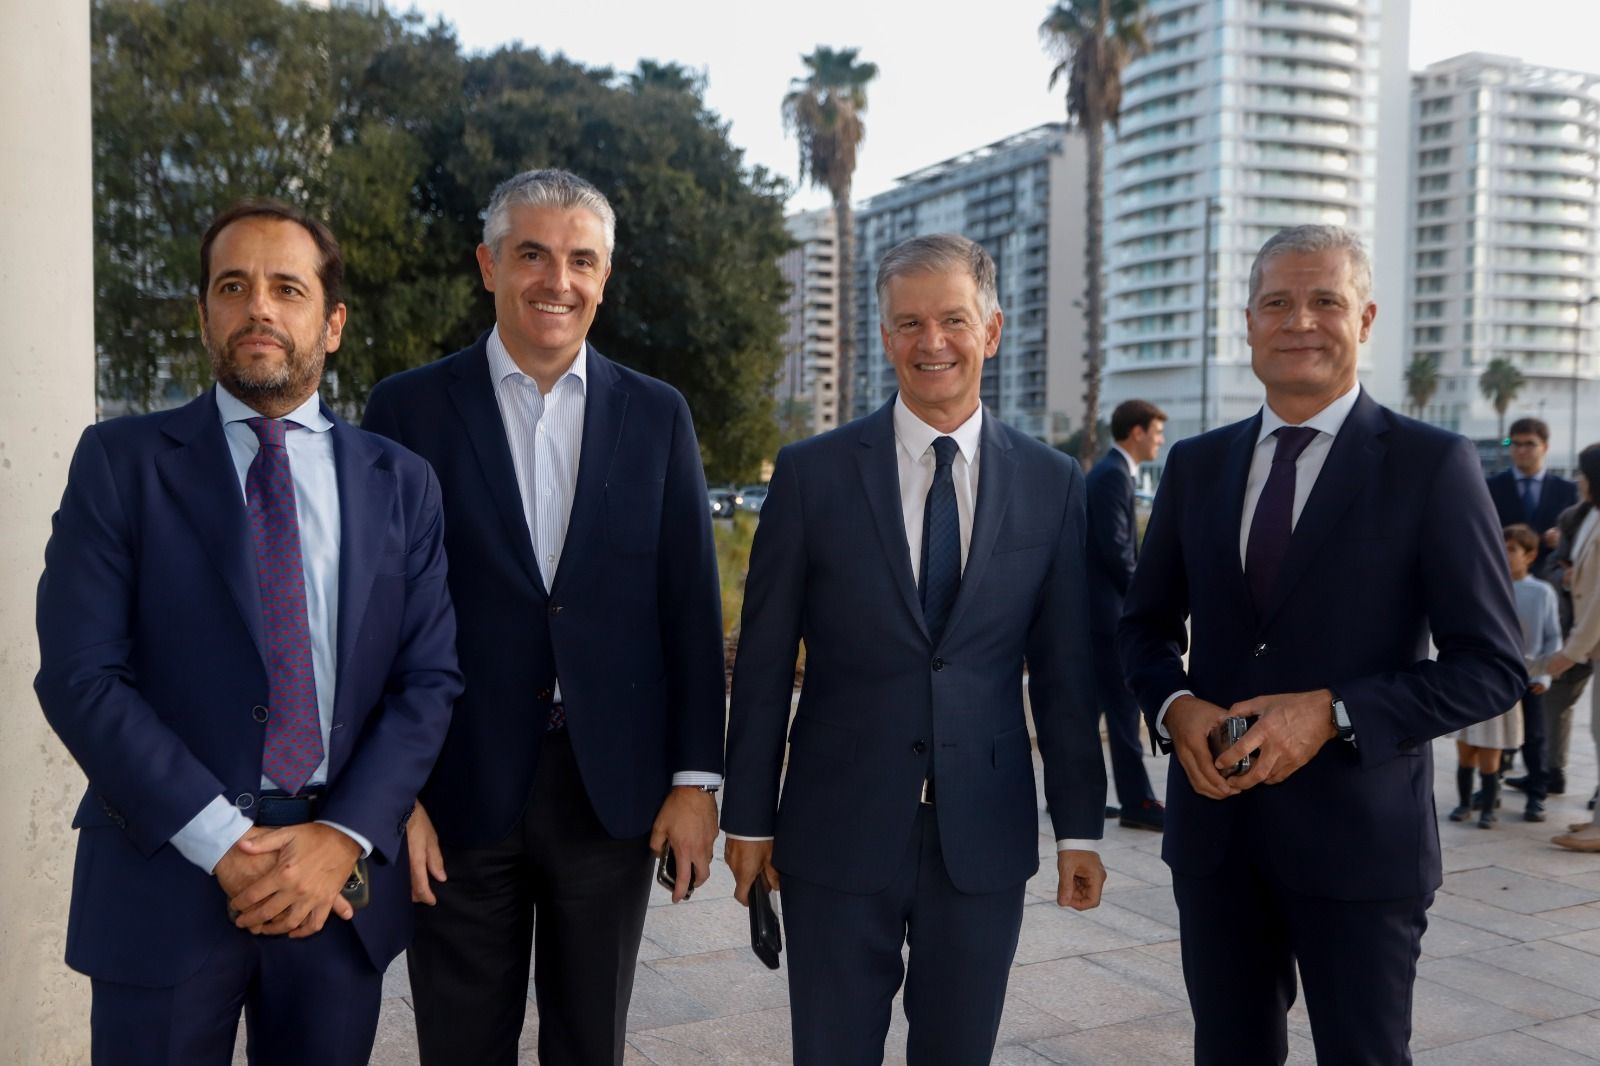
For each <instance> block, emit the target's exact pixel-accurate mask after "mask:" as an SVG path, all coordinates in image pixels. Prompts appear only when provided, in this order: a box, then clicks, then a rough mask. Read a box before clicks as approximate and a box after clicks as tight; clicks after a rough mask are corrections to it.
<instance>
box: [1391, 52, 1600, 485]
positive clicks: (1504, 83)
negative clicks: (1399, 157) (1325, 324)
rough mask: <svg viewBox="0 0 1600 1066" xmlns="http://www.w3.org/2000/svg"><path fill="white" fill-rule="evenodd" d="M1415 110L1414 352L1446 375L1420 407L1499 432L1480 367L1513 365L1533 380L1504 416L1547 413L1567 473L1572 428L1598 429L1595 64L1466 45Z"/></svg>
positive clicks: (1472, 430) (1469, 430)
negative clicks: (1584, 67)
mask: <svg viewBox="0 0 1600 1066" xmlns="http://www.w3.org/2000/svg"><path fill="white" fill-rule="evenodd" d="M1411 120H1412V128H1413V139H1412V140H1413V147H1412V150H1413V151H1414V152H1415V158H1414V160H1413V172H1414V176H1413V184H1412V195H1411V200H1412V217H1411V227H1410V233H1411V265H1412V289H1411V293H1410V301H1409V320H1408V326H1409V340H1410V345H1409V353H1410V354H1409V356H1408V358H1409V357H1415V356H1422V357H1425V358H1428V359H1432V360H1433V361H1434V362H1435V365H1436V367H1437V370H1438V384H1437V388H1436V391H1435V392H1434V394H1433V397H1432V398H1431V400H1430V401H1429V403H1428V405H1427V408H1426V409H1425V411H1424V412H1423V415H1424V416H1425V417H1426V418H1427V419H1428V420H1429V421H1432V422H1438V423H1439V424H1441V425H1444V426H1448V427H1449V428H1451V429H1454V430H1458V431H1459V432H1461V433H1465V434H1466V435H1468V436H1470V437H1475V438H1478V439H1485V438H1493V437H1495V436H1497V435H1498V434H1499V433H1500V431H1501V429H1502V428H1503V427H1502V425H1501V421H1500V416H1499V414H1498V412H1496V411H1495V410H1494V407H1493V406H1492V404H1491V403H1490V401H1489V400H1488V399H1487V398H1485V397H1484V395H1483V393H1482V391H1481V390H1480V388H1479V378H1480V377H1481V376H1482V374H1483V371H1484V369H1485V368H1486V367H1487V366H1488V365H1489V364H1490V362H1492V361H1493V360H1495V359H1507V360H1510V361H1511V362H1512V363H1513V364H1515V365H1516V367H1517V368H1518V369H1519V370H1521V371H1522V374H1523V376H1524V378H1525V379H1526V380H1525V384H1524V385H1523V387H1522V390H1521V391H1520V392H1519V393H1518V394H1517V396H1516V398H1515V400H1514V402H1513V404H1512V406H1511V409H1510V410H1509V411H1508V412H1507V415H1508V418H1515V417H1516V416H1517V415H1524V414H1528V415H1536V416H1538V417H1541V418H1543V419H1544V420H1545V421H1546V422H1548V423H1549V424H1550V427H1551V430H1552V434H1551V454H1550V458H1551V460H1552V461H1553V462H1554V463H1555V465H1557V466H1561V467H1565V468H1570V467H1571V465H1572V464H1571V456H1572V444H1573V439H1574V436H1576V442H1577V446H1578V447H1580V448H1581V447H1583V446H1584V445H1585V444H1587V443H1590V442H1592V441H1593V440H1595V439H1596V438H1600V362H1597V359H1596V353H1595V352H1594V351H1593V347H1594V344H1593V337H1594V334H1593V332H1592V331H1591V330H1589V329H1586V328H1585V327H1586V326H1592V325H1593V324H1594V323H1595V322H1597V321H1600V316H1596V315H1594V314H1593V311H1594V310H1595V309H1591V308H1590V306H1589V305H1590V303H1591V302H1593V301H1594V300H1595V298H1596V293H1597V285H1596V270H1597V268H1600V193H1597V189H1600V75H1597V74H1582V73H1577V72H1574V71H1566V70H1555V69H1552V68H1549V67H1538V66H1531V65H1529V64H1526V63H1523V62H1521V61H1520V60H1516V59H1509V58H1506V57H1503V56H1494V55H1485V54H1482V53H1472V54H1469V55H1464V56H1458V57H1456V58H1454V59H1447V60H1445V61H1443V62H1441V63H1435V64H1433V65H1432V66H1430V67H1428V68H1427V69H1426V70H1424V71H1422V72H1421V73H1419V74H1416V75H1415V76H1414V77H1413V79H1412V95H1411Z"/></svg>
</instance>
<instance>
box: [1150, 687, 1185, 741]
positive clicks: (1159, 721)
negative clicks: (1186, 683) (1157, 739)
mask: <svg viewBox="0 0 1600 1066" xmlns="http://www.w3.org/2000/svg"><path fill="white" fill-rule="evenodd" d="M1193 695H1194V693H1193V692H1190V691H1189V690H1188V689H1186V688H1180V689H1179V690H1178V691H1176V692H1174V693H1173V694H1172V695H1170V696H1168V697H1167V698H1166V699H1164V700H1162V701H1161V710H1160V712H1159V713H1157V714H1156V732H1157V733H1160V734H1161V739H1162V740H1171V739H1172V734H1171V733H1169V732H1167V708H1169V707H1171V706H1172V701H1173V700H1175V699H1177V698H1178V697H1179V696H1193Z"/></svg>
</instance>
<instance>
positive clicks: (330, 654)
mask: <svg viewBox="0 0 1600 1066" xmlns="http://www.w3.org/2000/svg"><path fill="white" fill-rule="evenodd" d="M216 397H217V412H218V414H219V415H220V416H221V418H222V431H223V434H224V436H226V437H227V440H228V455H229V457H230V458H231V459H232V460H233V468H234V472H235V473H237V474H238V475H239V491H240V493H241V494H245V493H246V492H247V490H246V488H245V482H246V479H247V478H248V477H249V474H250V464H251V463H252V462H254V461H255V457H256V453H257V452H259V451H260V450H261V440H260V438H258V437H257V436H256V434H255V430H253V429H251V428H250V427H249V426H248V425H246V424H245V422H246V420H247V419H251V418H259V417H261V415H260V413H259V412H258V411H255V410H254V409H252V408H251V407H249V406H248V405H246V404H245V403H244V402H243V401H242V400H240V399H238V398H237V397H235V396H234V395H233V394H232V393H230V392H229V391H228V390H227V389H225V388H223V387H222V386H221V385H218V386H217V387H216ZM284 421H286V422H293V423H295V424H296V425H299V426H301V427H302V429H303V430H304V432H301V431H292V432H290V433H287V434H285V436H284V450H285V451H286V452H287V453H288V456H289V472H290V476H291V477H292V478H293V481H294V497H295V512H296V514H297V516H298V518H299V523H300V564H301V567H302V569H303V570H304V572H305V582H306V623H307V626H308V627H309V630H310V637H311V673H312V677H313V678H314V680H315V681H316V686H317V719H318V721H319V723H320V725H321V729H322V752H323V755H322V761H321V762H320V763H318V764H317V768H316V769H315V770H313V771H311V777H310V778H309V779H308V780H307V781H306V786H307V787H308V788H309V787H312V786H315V785H324V784H327V781H328V755H327V752H328V735H329V731H330V729H331V727H332V725H333V696H334V692H335V691H336V686H337V684H338V658H337V652H336V650H335V649H336V647H337V640H338V627H339V477H338V473H337V471H336V470H335V468H334V464H333V435H332V434H331V433H330V432H329V430H331V429H333V423H332V422H330V421H329V420H328V418H327V417H326V416H325V415H323V413H322V401H321V397H320V395H319V394H317V393H313V394H312V395H311V397H310V398H309V399H307V400H306V401H305V403H302V404H301V405H300V406H299V407H296V408H295V409H294V410H293V411H290V412H289V413H288V414H287V415H285V416H284ZM260 787H261V788H262V789H263V790H268V789H275V788H277V787H278V786H277V784H275V783H274V782H273V781H272V780H270V779H269V778H267V777H266V776H265V775H263V776H262V778H261V785H260ZM251 824H252V823H251V821H250V819H249V818H247V817H245V815H244V814H242V813H241V812H240V809H239V808H238V807H236V806H235V805H234V804H233V802H231V801H230V800H228V799H227V798H226V797H224V796H218V797H216V798H215V799H213V800H212V801H211V802H210V803H208V804H207V805H206V806H205V807H204V808H202V809H201V811H200V813H199V814H197V815H195V817H194V818H192V819H191V820H190V821H189V822H188V824H186V825H185V826H184V827H183V828H182V829H180V830H178V832H177V833H176V834H175V835H174V836H173V837H172V846H173V847H175V848H177V849H178V852H179V854H181V855H183V857H184V858H186V859H188V860H189V861H190V862H192V863H194V864H195V865H196V866H199V867H200V868H202V869H203V870H205V871H206V872H207V873H210V872H211V871H212V870H214V869H215V868H216V865H217V863H218V862H219V861H220V860H221V859H222V856H223V855H225V854H227V851H228V849H229V848H231V847H233V845H234V844H235V843H236V842H237V841H238V840H239V838H240V837H242V836H244V834H245V831H246V830H248V829H249V828H250V826H251ZM323 824H324V825H331V826H333V827H334V828H335V829H338V830H340V831H341V832H343V833H344V834H346V835H347V836H349V837H350V838H351V839H352V840H354V841H355V842H356V843H358V844H360V845H361V853H362V854H363V855H370V854H371V853H372V842H371V841H369V840H367V839H366V838H365V837H363V836H362V835H361V834H359V833H356V832H354V831H352V830H350V829H348V828H346V827H345V826H342V825H339V824H338V823H336V822H324V823H323Z"/></svg>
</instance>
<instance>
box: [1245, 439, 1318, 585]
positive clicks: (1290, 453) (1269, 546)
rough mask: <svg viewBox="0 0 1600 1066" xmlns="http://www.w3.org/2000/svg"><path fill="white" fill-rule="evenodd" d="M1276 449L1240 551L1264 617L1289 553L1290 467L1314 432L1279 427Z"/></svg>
mask: <svg viewBox="0 0 1600 1066" xmlns="http://www.w3.org/2000/svg"><path fill="white" fill-rule="evenodd" d="M1276 434H1277V438H1278V448H1277V451H1275V452H1273V453H1272V472H1271V473H1269V474H1268V475H1267V483H1266V484H1265V485H1263V486H1262V487H1261V498H1260V499H1258V500H1257V501H1256V513H1255V517H1253V518H1251V519H1250V540H1249V543H1248V544H1246V545H1245V550H1244V576H1245V580H1246V581H1248V582H1249V584H1250V598H1251V599H1252V600H1254V601H1255V605H1256V613H1258V614H1266V612H1267V607H1268V602H1269V599H1270V597H1271V596H1272V586H1273V583H1274V582H1276V581H1277V579H1278V568H1279V567H1281V566H1282V565H1283V557H1284V556H1285V555H1287V554H1288V553H1289V534H1290V532H1292V531H1293V529H1294V464H1295V460H1296V459H1299V458H1300V453H1301V452H1303V451H1305V450H1306V445H1308V444H1310V443H1311V441H1312V440H1313V439H1314V438H1315V437H1316V435H1317V431H1316V430H1314V429H1310V428H1308V427H1306V426H1280V427H1279V428H1278V429H1277V431H1276Z"/></svg>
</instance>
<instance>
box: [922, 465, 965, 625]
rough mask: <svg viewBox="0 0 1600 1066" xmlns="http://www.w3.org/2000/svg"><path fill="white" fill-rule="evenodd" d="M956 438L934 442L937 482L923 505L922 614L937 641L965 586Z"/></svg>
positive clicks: (930, 488) (934, 466) (935, 478)
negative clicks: (957, 488) (956, 473)
mask: <svg viewBox="0 0 1600 1066" xmlns="http://www.w3.org/2000/svg"><path fill="white" fill-rule="evenodd" d="M955 461H956V439H955V438H954V437H940V438H938V439H937V440H935V441H934V442H933V484H932V485H930V486H929V487H928V497H927V499H926V500H925V501H924V502H923V505H922V572H921V578H922V581H921V585H922V587H921V589H920V590H919V591H920V592H921V594H922V617H923V620H924V621H926V622H927V624H928V635H929V636H930V637H932V638H933V642H934V643H935V644H937V643H939V638H940V637H942V636H944V624H945V623H946V622H947V621H949V620H950V608H951V607H954V606H955V602H956V593H957V592H959V591H960V590H961V515H960V512H959V511H958V510H957V509H956V485H955V478H954V476H953V473H952V471H953V470H954V464H955Z"/></svg>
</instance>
